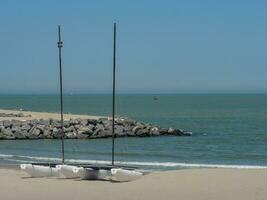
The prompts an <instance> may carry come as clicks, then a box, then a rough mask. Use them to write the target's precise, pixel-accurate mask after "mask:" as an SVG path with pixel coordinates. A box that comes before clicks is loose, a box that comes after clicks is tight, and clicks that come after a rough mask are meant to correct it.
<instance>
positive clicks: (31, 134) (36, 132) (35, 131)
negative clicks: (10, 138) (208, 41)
mask: <svg viewBox="0 0 267 200" xmlns="http://www.w3.org/2000/svg"><path fill="white" fill-rule="evenodd" d="M40 134H41V131H40V129H38V128H36V127H35V126H34V127H32V128H31V129H30V131H29V136H28V137H29V139H38V138H39V135H40Z"/></svg>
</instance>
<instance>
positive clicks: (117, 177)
mask: <svg viewBox="0 0 267 200" xmlns="http://www.w3.org/2000/svg"><path fill="white" fill-rule="evenodd" d="M111 174H112V180H113V181H118V182H127V181H133V180H136V179H138V178H141V177H142V176H143V174H142V173H141V172H138V171H135V170H126V169H121V168H112V169H111Z"/></svg>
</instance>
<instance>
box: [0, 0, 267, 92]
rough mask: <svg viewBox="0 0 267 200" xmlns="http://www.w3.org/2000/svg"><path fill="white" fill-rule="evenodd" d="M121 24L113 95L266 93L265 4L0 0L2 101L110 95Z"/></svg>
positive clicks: (237, 0)
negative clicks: (60, 94) (9, 96)
mask: <svg viewBox="0 0 267 200" xmlns="http://www.w3.org/2000/svg"><path fill="white" fill-rule="evenodd" d="M114 21H116V22H117V23H118V49H117V50H118V57H117V62H118V65H117V67H118V70H117V72H118V73H117V76H118V82H117V88H118V90H119V91H120V92H130V93H131V92H142V93H143V92H145V93H146V92H148V93H161V92H167V93H168V92H267V2H266V1H264V0H262V1H259V0H251V1H246V0H242V1H241V0H223V1H214V0H210V1H206V0H203V1H199V0H198V1H190V0H184V1H179V0H174V1H171V0H169V1H168V0H166V1H163V0H162V1H157V0H153V1H152V0H150V1H149V0H147V1H145V0H142V1H141V0H135V1H126V0H120V1H117V0H112V1H108V0H107V1H104V0H102V1H101V0H90V1H81V0H76V1H74V0H73V1H55V0H45V1H41V0H23V1H22V0H2V1H0V69H1V78H0V93H54V92H57V91H58V85H59V83H58V82H59V81H58V58H57V55H58V52H57V47H56V41H57V25H58V24H61V25H62V29H63V30H62V31H63V33H62V37H63V41H64V47H63V68H64V91H65V92H66V93H95V92H109V91H111V83H112V23H113V22H114Z"/></svg>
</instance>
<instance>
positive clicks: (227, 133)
mask: <svg viewBox="0 0 267 200" xmlns="http://www.w3.org/2000/svg"><path fill="white" fill-rule="evenodd" d="M157 97H158V100H154V99H153V95H118V96H117V101H116V108H117V115H118V116H127V117H129V118H132V119H136V120H141V121H145V122H149V123H153V124H158V125H160V126H162V127H175V128H181V129H183V130H188V131H192V132H193V135H192V136H191V137H171V136H162V137H150V138H118V139H116V140H115V151H116V155H115V159H116V162H118V163H121V164H126V165H127V164H128V165H136V166H139V167H141V168H145V169H152V170H153V169H159V170H168V169H177V168H188V167H226V168H267V95H266V94H179V95H174V94H173V95H157ZM58 100H59V97H58V96H57V95H0V108H2V109H19V108H22V109H24V110H30V111H45V112H58V111H59V101H58ZM111 100H112V99H111V95H66V96H65V97H64V109H65V112H66V113H75V114H90V115H103V116H106V115H111V111H112V110H111ZM60 145H61V143H60V141H59V140H24V141H22V140H15V141H5V140H2V141H1V140H0V163H5V164H7V163H8V164H14V163H20V162H31V161H49V162H54V161H60V157H61V152H60V150H61V149H60V148H61V146H60ZM65 147H66V152H65V155H66V158H67V160H68V161H71V162H89V163H95V162H98V163H110V159H111V139H97V140H67V141H66V145H65Z"/></svg>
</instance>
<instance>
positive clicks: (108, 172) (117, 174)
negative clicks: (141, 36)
mask: <svg viewBox="0 0 267 200" xmlns="http://www.w3.org/2000/svg"><path fill="white" fill-rule="evenodd" d="M113 28H114V29H113V92H112V155H111V156H112V158H111V165H91V164H78V163H73V164H70V163H69V164H66V163H65V153H64V152H65V151H64V146H65V145H64V117H63V91H62V90H63V89H62V88H63V83H62V60H61V48H62V47H63V42H62V40H61V29H60V26H58V42H57V47H58V50H59V79H60V125H61V129H60V131H61V151H62V162H61V164H59V163H31V164H22V165H20V167H21V169H22V170H24V171H25V172H27V173H28V174H29V175H30V176H32V177H50V176H55V177H60V176H63V177H65V178H82V179H88V180H96V179H97V180H114V181H131V180H134V179H137V178H139V177H141V176H142V175H143V174H142V173H141V172H140V171H138V170H137V169H136V168H134V167H129V166H127V167H126V166H119V165H115V162H114V160H115V159H114V155H115V148H114V147H115V142H114V141H115V133H114V132H115V92H116V91H115V89H116V87H115V81H116V23H114V25H113Z"/></svg>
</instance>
